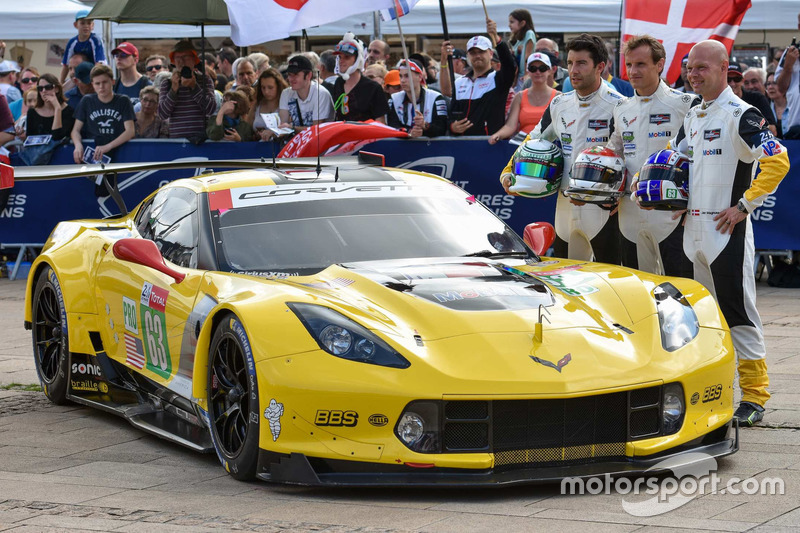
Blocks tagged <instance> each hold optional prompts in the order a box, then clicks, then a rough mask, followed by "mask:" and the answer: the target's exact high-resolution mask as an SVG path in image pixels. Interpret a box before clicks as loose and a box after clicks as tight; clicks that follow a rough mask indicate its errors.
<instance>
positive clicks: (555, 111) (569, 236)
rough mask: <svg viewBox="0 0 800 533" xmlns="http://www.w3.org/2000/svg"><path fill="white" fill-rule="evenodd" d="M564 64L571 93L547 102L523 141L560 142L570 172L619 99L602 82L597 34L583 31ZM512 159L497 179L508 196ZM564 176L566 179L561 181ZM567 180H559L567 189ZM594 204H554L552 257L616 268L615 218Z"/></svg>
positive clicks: (562, 199)
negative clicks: (542, 112)
mask: <svg viewBox="0 0 800 533" xmlns="http://www.w3.org/2000/svg"><path fill="white" fill-rule="evenodd" d="M567 53H568V55H567V65H568V67H569V75H570V79H571V80H572V84H573V87H575V90H574V91H571V92H568V93H565V94H560V95H557V96H556V97H555V98H553V99H552V100H551V101H550V104H549V106H548V107H547V109H546V110H545V112H544V116H543V117H542V120H541V122H539V124H538V125H537V126H536V128H535V129H534V130H533V132H531V133H530V134H529V135H528V137H527V138H526V142H527V141H528V140H529V139H545V140H548V141H559V142H560V143H561V150H562V152H563V158H564V173H565V174H568V173H569V172H568V169H571V168H572V162H573V157H574V156H576V155H577V154H579V153H580V152H581V151H582V150H583V149H584V148H587V147H589V146H593V145H598V144H605V143H606V142H607V141H608V138H609V136H610V135H611V131H612V129H613V125H612V122H613V121H612V112H613V110H614V106H616V105H617V103H618V102H619V101H620V100H621V99H622V98H623V97H622V95H620V94H619V93H618V92H616V91H615V90H614V89H613V88H611V87H609V86H607V85H606V84H604V83H603V82H602V78H601V74H602V72H603V69H604V68H605V65H606V62H607V61H608V52H607V51H606V47H605V45H604V43H603V41H602V39H600V38H599V37H597V36H594V35H588V34H586V33H584V34H581V35H580V36H578V37H576V38H574V39H572V40H571V41H569V42H568V43H567ZM513 167H514V158H513V157H512V160H511V161H509V163H508V165H506V167H505V168H504V169H503V172H502V173H501V176H500V182H501V183H502V184H503V188H504V189H505V191H506V193H508V194H518V193H517V192H516V191H512V190H509V188H510V187H511V186H512V184H513V183H514V181H515V175H514V168H513ZM566 177H567V176H565V178H566ZM567 187H568V180H567V179H564V180H562V182H561V189H562V190H564V189H567ZM611 213H612V212H611V211H610V210H607V209H603V208H601V207H599V206H598V205H593V204H585V203H583V202H580V201H577V200H571V199H569V198H567V197H566V196H562V195H559V197H558V201H557V204H556V240H555V243H554V245H553V246H554V248H555V254H556V256H558V257H568V258H570V259H579V260H585V261H588V260H591V259H592V255H594V257H595V259H596V260H597V261H600V262H605V263H613V264H619V227H618V225H617V217H616V216H615V215H612V214H611Z"/></svg>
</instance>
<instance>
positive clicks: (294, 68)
mask: <svg viewBox="0 0 800 533" xmlns="http://www.w3.org/2000/svg"><path fill="white" fill-rule="evenodd" d="M312 70H314V67H313V66H312V65H311V60H310V59H308V58H307V57H306V56H301V55H297V56H294V57H293V58H291V59H290V60H289V64H288V66H287V67H286V72H289V73H291V74H297V73H298V72H311V71H312Z"/></svg>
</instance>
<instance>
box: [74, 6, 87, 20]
mask: <svg viewBox="0 0 800 533" xmlns="http://www.w3.org/2000/svg"><path fill="white" fill-rule="evenodd" d="M88 16H89V10H88V9H81V10H80V11H78V12H77V13H75V22H77V21H79V20H81V19H85V18H86V17H88Z"/></svg>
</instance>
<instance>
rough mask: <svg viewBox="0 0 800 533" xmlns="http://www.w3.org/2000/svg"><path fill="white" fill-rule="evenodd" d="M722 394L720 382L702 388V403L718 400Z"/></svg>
mask: <svg viewBox="0 0 800 533" xmlns="http://www.w3.org/2000/svg"><path fill="white" fill-rule="evenodd" d="M721 396H722V384H717V385H712V386H710V387H706V388H705V389H704V390H703V403H708V402H713V401H714V400H719V399H720V397H721Z"/></svg>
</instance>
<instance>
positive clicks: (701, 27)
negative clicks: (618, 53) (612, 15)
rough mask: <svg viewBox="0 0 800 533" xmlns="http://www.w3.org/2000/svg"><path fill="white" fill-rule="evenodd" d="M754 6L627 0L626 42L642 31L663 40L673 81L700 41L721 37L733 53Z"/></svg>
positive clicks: (710, 0)
mask: <svg viewBox="0 0 800 533" xmlns="http://www.w3.org/2000/svg"><path fill="white" fill-rule="evenodd" d="M750 6H751V4H750V0H625V1H624V12H625V16H624V19H623V21H622V42H625V41H627V40H628V39H629V38H630V37H631V36H633V35H642V34H648V35H652V36H653V37H655V38H656V39H658V40H659V41H661V43H662V44H663V45H664V48H665V49H666V51H667V61H666V63H665V66H664V72H663V73H662V76H663V77H665V78H666V80H667V81H668V82H669V83H673V82H674V81H675V80H677V79H678V77H679V76H680V74H681V59H682V58H683V56H685V55H686V54H687V53H689V50H691V48H692V46H694V45H695V44H696V43H698V42H700V41H703V40H706V39H714V40H716V41H719V42H721V43H722V44H724V45H725V48H727V49H728V55H730V53H731V48H732V47H733V41H734V39H736V34H737V33H738V31H739V25H740V24H741V23H742V19H743V18H744V14H745V13H746V12H747V10H748V9H750ZM621 63H622V65H623V66H624V64H625V63H624V61H622V62H621ZM623 70H624V69H623ZM623 77H627V76H624V75H623Z"/></svg>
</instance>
